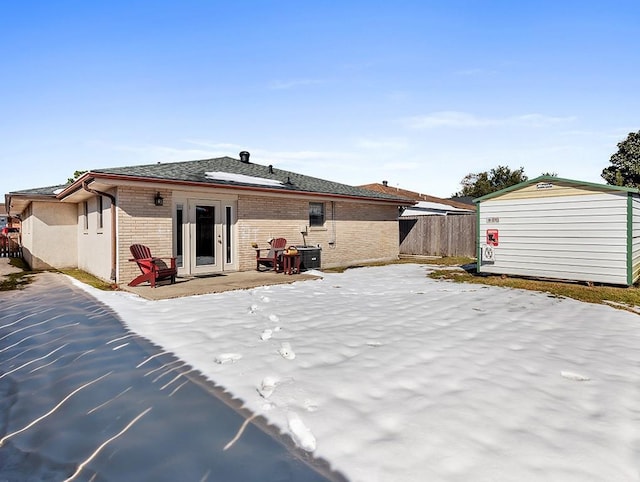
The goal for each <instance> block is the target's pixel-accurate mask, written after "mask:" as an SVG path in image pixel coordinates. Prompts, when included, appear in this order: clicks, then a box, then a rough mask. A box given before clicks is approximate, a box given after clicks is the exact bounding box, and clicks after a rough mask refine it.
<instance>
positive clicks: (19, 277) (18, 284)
mask: <svg viewBox="0 0 640 482" xmlns="http://www.w3.org/2000/svg"><path fill="white" fill-rule="evenodd" d="M34 274H35V273H34V272H33V271H21V272H20V273H11V274H8V275H6V276H5V277H4V279H3V280H2V281H0V291H12V290H21V289H23V288H24V287H26V286H27V285H28V284H29V283H31V282H32V281H33V275H34Z"/></svg>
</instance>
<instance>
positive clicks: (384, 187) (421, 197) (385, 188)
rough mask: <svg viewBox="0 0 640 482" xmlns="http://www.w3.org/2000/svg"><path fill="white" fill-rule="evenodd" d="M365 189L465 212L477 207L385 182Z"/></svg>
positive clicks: (365, 186)
mask: <svg viewBox="0 0 640 482" xmlns="http://www.w3.org/2000/svg"><path fill="white" fill-rule="evenodd" d="M358 187H361V188H363V189H368V190H370V191H375V192H379V193H384V194H389V195H395V196H401V197H404V198H407V199H412V200H414V201H427V202H432V203H437V204H444V205H447V206H452V207H454V208H459V209H464V210H471V211H475V210H476V207H475V205H473V204H472V205H469V204H467V203H464V202H459V201H454V200H451V199H444V198H440V197H436V196H429V195H428V194H420V193H418V192H415V191H408V190H407V189H400V188H399V187H391V186H389V185H388V184H386V182H384V181H383V183H382V184H379V183H373V184H364V185H361V186H358Z"/></svg>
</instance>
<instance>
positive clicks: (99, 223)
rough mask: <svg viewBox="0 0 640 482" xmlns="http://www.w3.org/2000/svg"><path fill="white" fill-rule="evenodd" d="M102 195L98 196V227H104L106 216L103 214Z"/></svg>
mask: <svg viewBox="0 0 640 482" xmlns="http://www.w3.org/2000/svg"><path fill="white" fill-rule="evenodd" d="M103 207H104V206H103V203H102V196H98V229H102V228H103V227H104V217H103V215H102V210H103Z"/></svg>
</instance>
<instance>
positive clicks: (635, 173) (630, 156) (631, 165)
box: [602, 131, 640, 187]
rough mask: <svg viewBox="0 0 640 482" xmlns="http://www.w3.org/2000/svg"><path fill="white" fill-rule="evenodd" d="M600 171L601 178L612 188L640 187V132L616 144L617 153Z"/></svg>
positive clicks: (632, 133)
mask: <svg viewBox="0 0 640 482" xmlns="http://www.w3.org/2000/svg"><path fill="white" fill-rule="evenodd" d="M609 162H611V165H610V166H609V167H606V168H604V169H603V170H602V178H603V179H604V180H605V181H607V184H612V185H614V186H627V187H640V131H638V132H631V133H630V134H629V135H628V136H627V138H626V139H625V140H624V141H622V142H619V143H618V152H616V153H615V154H614V155H612V156H611V159H609Z"/></svg>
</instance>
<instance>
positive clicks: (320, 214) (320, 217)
mask: <svg viewBox="0 0 640 482" xmlns="http://www.w3.org/2000/svg"><path fill="white" fill-rule="evenodd" d="M309 226H324V203H309Z"/></svg>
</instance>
